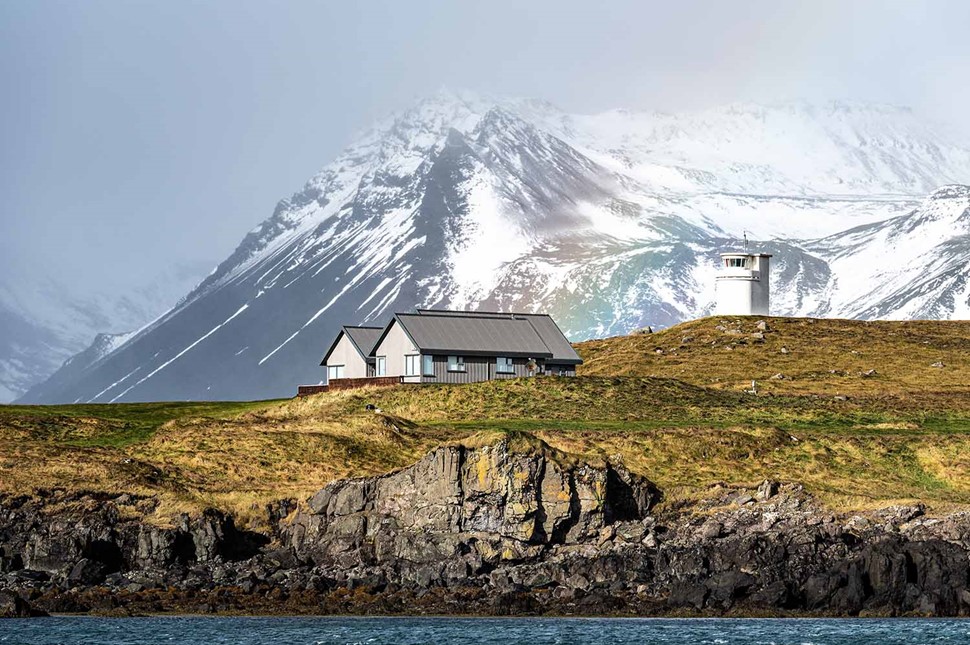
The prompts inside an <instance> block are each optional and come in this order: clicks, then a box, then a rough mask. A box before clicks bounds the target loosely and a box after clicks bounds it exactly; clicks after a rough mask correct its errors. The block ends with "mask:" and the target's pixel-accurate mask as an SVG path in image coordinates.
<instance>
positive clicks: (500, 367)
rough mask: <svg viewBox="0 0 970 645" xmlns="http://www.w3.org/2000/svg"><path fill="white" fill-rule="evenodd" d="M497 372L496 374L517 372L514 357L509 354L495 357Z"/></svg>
mask: <svg viewBox="0 0 970 645" xmlns="http://www.w3.org/2000/svg"><path fill="white" fill-rule="evenodd" d="M495 373H496V374H515V368H514V367H512V359H511V358H509V357H508V356H499V357H498V358H496V359H495Z"/></svg>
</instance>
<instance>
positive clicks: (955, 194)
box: [928, 184, 970, 201]
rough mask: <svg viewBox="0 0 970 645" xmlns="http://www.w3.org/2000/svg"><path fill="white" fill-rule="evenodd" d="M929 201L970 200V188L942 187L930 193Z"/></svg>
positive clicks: (954, 185) (958, 186)
mask: <svg viewBox="0 0 970 645" xmlns="http://www.w3.org/2000/svg"><path fill="white" fill-rule="evenodd" d="M928 199H931V200H934V201H935V200H940V199H970V186H966V185H964V184H949V185H947V186H941V187H940V188H937V189H936V190H934V191H933V192H932V193H930V195H929V197H928Z"/></svg>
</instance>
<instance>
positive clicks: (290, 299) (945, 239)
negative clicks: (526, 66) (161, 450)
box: [25, 92, 970, 401]
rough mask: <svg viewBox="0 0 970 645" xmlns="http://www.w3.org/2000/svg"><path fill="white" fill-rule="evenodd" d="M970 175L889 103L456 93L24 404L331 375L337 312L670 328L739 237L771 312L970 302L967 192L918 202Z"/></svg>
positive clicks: (374, 135) (701, 301) (338, 166)
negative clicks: (493, 312) (765, 264)
mask: <svg viewBox="0 0 970 645" xmlns="http://www.w3.org/2000/svg"><path fill="white" fill-rule="evenodd" d="M967 181H970V148H968V147H967V146H965V145H960V144H956V143H953V139H952V137H950V136H948V133H946V132H945V131H943V130H940V129H938V128H936V127H935V126H931V125H927V124H925V123H924V122H922V121H921V120H920V119H918V118H917V117H916V116H915V115H913V114H912V113H910V112H908V111H906V110H901V109H898V108H891V107H884V106H865V105H857V104H838V103H833V104H828V105H822V106H813V105H807V104H800V103H793V104H785V105H777V106H766V107H762V106H752V105H735V106H728V107H726V108H721V109H716V110H708V111H705V112H699V113H692V114H681V115H661V114H646V113H631V112H624V111H613V112H608V113H605V114H600V115H592V116H589V115H570V114H565V113H563V112H561V111H559V110H557V109H556V108H554V107H552V106H550V105H549V104H547V103H544V102H541V101H535V100H505V99H490V98H483V97H480V96H472V95H467V94H452V93H448V92H444V93H440V94H438V95H436V96H434V97H431V98H430V99H428V100H425V101H422V102H420V103H418V104H417V105H415V106H414V107H413V108H412V109H410V110H407V111H405V112H403V113H402V114H400V115H397V116H396V117H393V118H391V119H388V120H387V121H385V122H383V123H381V124H378V125H377V126H376V127H375V128H374V129H372V130H371V131H369V132H368V133H366V134H365V135H364V136H362V137H361V139H360V140H359V142H358V143H357V144H355V145H353V146H351V147H350V148H348V149H347V150H345V151H344V152H343V153H342V154H341V155H340V156H338V158H337V159H336V160H334V162H333V163H331V164H330V165H328V166H327V167H326V168H324V169H323V170H322V171H321V172H320V173H318V174H317V175H316V176H314V177H313V178H312V179H311V180H310V181H309V182H307V184H306V185H305V186H304V188H303V190H301V191H300V192H298V193H297V194H295V195H293V196H292V197H291V198H289V199H286V200H283V201H281V202H280V203H279V205H278V206H277V208H276V210H275V211H274V213H273V215H272V216H271V217H270V218H269V219H267V220H266V221H265V222H264V223H262V224H261V225H260V226H258V227H256V228H255V229H254V230H253V231H251V232H250V233H249V235H247V236H246V237H245V239H244V240H243V241H242V243H241V244H240V245H239V247H238V248H237V249H236V251H235V252H234V253H233V254H232V255H231V256H230V257H229V258H227V259H226V260H225V261H224V262H223V263H222V264H221V265H220V266H219V267H218V268H217V270H216V271H215V272H213V274H212V275H210V276H209V277H208V278H207V279H206V280H205V281H204V282H203V283H202V284H201V285H200V286H199V287H198V288H197V289H195V290H194V291H193V292H192V293H190V294H189V295H188V296H187V297H186V298H185V299H184V300H183V301H182V302H181V303H180V305H179V306H178V307H176V308H175V309H174V310H172V311H171V312H169V313H168V314H166V315H165V316H163V317H162V318H161V319H159V320H158V321H156V322H155V323H153V324H152V325H150V326H149V327H147V328H146V329H144V330H142V331H141V332H140V333H138V334H136V335H135V336H134V337H132V338H131V339H130V340H128V341H127V342H126V343H124V345H122V346H121V347H119V348H118V349H116V350H115V351H113V352H112V353H111V354H109V355H108V356H105V357H103V358H99V359H98V360H96V361H94V362H93V363H91V364H90V365H89V366H87V367H85V368H84V369H81V370H79V371H77V372H72V373H69V374H67V373H62V374H59V375H58V376H57V377H55V378H54V379H52V380H51V382H49V383H47V384H45V385H43V386H40V387H38V388H35V389H34V390H32V391H31V392H30V393H29V394H28V395H27V397H25V398H26V400H31V401H62V400H75V399H78V400H95V401H104V400H109V399H111V398H116V399H117V400H150V399H160V398H164V399H180V398H259V397H268V396H286V395H289V394H291V393H292V391H293V389H294V387H295V386H296V385H297V384H298V383H300V382H308V383H312V382H318V381H319V380H320V379H321V378H322V370H321V369H320V368H319V366H318V363H319V360H320V357H321V355H322V353H323V351H324V350H325V348H326V346H327V345H328V343H329V342H330V340H331V337H332V335H333V334H335V333H336V330H337V329H338V328H339V326H340V325H342V324H348V323H350V324H354V323H364V322H367V323H372V324H383V323H385V322H386V321H387V319H388V317H389V316H390V315H391V313H392V312H394V311H403V310H409V309H412V308H414V307H416V306H425V307H427V306H444V307H455V308H471V309H475V308H482V309H510V310H521V311H539V310H541V311H544V312H548V313H550V314H552V315H553V316H554V317H555V318H556V320H557V321H559V322H560V324H561V326H562V327H563V329H564V330H565V331H566V332H567V334H568V335H569V336H570V337H572V338H574V339H582V338H588V337H591V336H603V335H608V334H618V333H625V332H628V331H629V330H631V329H633V328H635V327H639V326H642V325H646V324H651V325H669V324H673V323H675V322H678V321H680V320H684V319H686V318H691V317H695V316H698V315H703V314H705V313H707V312H710V311H711V306H712V301H713V276H714V272H715V270H716V263H717V259H718V255H717V254H718V252H719V251H721V250H724V249H725V248H726V247H732V246H734V245H736V244H737V243H738V240H739V238H740V237H741V236H742V234H743V233H744V232H745V231H747V232H749V235H750V237H752V238H754V239H757V240H761V241H760V242H757V248H759V249H762V250H765V251H768V252H771V253H773V254H774V255H775V260H774V268H773V276H772V284H773V288H774V294H775V296H774V305H775V310H776V312H777V313H779V314H793V315H857V316H877V315H878V316H904V315H925V314H926V313H927V312H938V313H939V315H959V314H960V313H961V312H964V311H967V310H968V309H970V305H968V304H967V299H966V294H967V293H968V292H970V285H967V283H966V280H965V279H964V273H965V271H964V270H963V269H962V268H960V263H961V262H964V263H965V262H966V260H967V255H968V250H967V248H966V246H965V244H964V242H963V238H962V237H961V236H962V235H963V233H961V232H960V231H962V230H963V229H961V228H959V227H960V226H962V225H963V224H962V223H963V219H962V218H961V216H960V215H959V214H956V212H955V210H954V209H959V204H960V203H962V202H960V200H961V199H963V197H962V196H961V195H962V193H961V192H960V191H961V190H962V189H961V188H959V187H952V188H948V189H946V190H945V191H939V192H936V193H934V194H933V196H932V197H931V198H930V199H929V200H927V201H925V202H923V201H922V200H923V198H924V197H925V195H926V194H928V193H930V192H931V191H932V190H934V189H935V188H936V187H937V186H939V185H943V184H947V183H953V182H967ZM924 231H925V239H924V238H923V232H924ZM947 231H951V232H952V231H956V233H948V232H947ZM907 238H920V239H921V240H922V241H921V242H920V243H919V244H914V245H913V246H912V247H910V248H909V249H908V250H906V253H908V252H909V251H912V252H913V254H914V255H912V256H910V255H907V254H906V253H902V254H900V255H898V257H897V258H896V260H897V261H896V262H895V263H890V262H887V260H886V258H887V257H889V256H890V255H892V254H893V248H897V249H899V248H901V246H902V244H903V242H902V240H905V239H907ZM920 254H929V255H930V256H931V257H932V258H933V262H932V263H930V264H921V263H920V261H919V257H920ZM874 266H878V267H879V268H873V267H874ZM877 286H878V288H877ZM243 310H245V315H239V316H238V318H234V317H235V316H236V315H238V314H239V313H241V312H242V311H243ZM234 312H235V313H234ZM233 318H234V319H233ZM227 320H232V324H231V325H226V326H225V327H224V328H223V327H221V326H222V325H224V324H225V322H226V321H227ZM215 330H219V333H214V331H215ZM186 348H189V349H191V351H187V350H186ZM176 359H177V360H176ZM123 388H126V389H123Z"/></svg>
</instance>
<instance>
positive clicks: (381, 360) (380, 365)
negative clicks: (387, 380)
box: [374, 356, 387, 376]
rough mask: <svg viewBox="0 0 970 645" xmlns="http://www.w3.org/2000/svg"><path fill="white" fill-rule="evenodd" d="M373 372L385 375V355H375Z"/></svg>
mask: <svg viewBox="0 0 970 645" xmlns="http://www.w3.org/2000/svg"><path fill="white" fill-rule="evenodd" d="M374 374H375V375H377V376H387V356H378V357H377V364H376V365H375V366H374Z"/></svg>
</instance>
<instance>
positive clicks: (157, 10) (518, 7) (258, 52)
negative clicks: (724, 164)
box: [0, 0, 970, 283]
mask: <svg viewBox="0 0 970 645" xmlns="http://www.w3.org/2000/svg"><path fill="white" fill-rule="evenodd" d="M968 29H970V2H967V1H966V0H958V1H955V2H943V1H940V2H930V1H927V2H919V1H913V2H905V3H904V2H890V1H878V2H862V1H856V2H853V1H851V0H841V1H839V2H822V1H820V0H812V1H811V2H805V1H792V2H784V1H782V0H770V1H764V2H743V1H737V2H723V1H720V0H710V1H709V2H693V1H685V0H677V1H675V2H671V1H670V0H664V1H662V2H648V1H645V0H639V1H635V2H619V1H612V2H567V1H565V0H555V1H548V2H537V1H529V2H525V1H522V0H517V1H513V2H505V1H498V0H490V1H488V2H463V1H457V0H455V1H448V2H444V1H442V2H432V1H422V0H406V1H403V0H396V1H388V2H365V1H360V2H357V1H350V0H341V1H339V2H296V1H290V2H269V1H265V2H247V1H240V0H225V1H219V2H216V1H210V2H198V1H194V2H189V1H188V0H183V1H176V0H161V1H158V2H146V1H138V0H115V1H113V2H102V1H98V0H62V1H56V2H54V1H46V0H0V196H2V205H0V269H4V268H9V267H10V266H11V265H19V266H21V267H24V266H26V267H29V268H32V267H36V268H38V269H43V270H49V271H53V272H56V273H58V274H60V275H62V276H63V277H64V279H65V280H67V281H68V282H75V283H81V282H84V281H94V280H99V279H102V278H103V277H104V276H106V275H111V274H121V275H124V276H130V277H131V278H132V279H135V280H138V279H148V278H149V277H150V276H152V275H154V274H155V273H156V272H157V271H158V269H159V267H160V266H162V265H163V264H165V263H169V262H174V263H182V262H193V261H198V260H204V261H211V262H212V263H213V264H214V263H215V262H216V261H218V260H221V259H223V258H224V257H225V256H226V255H228V253H230V252H231V251H232V249H233V248H234V247H235V245H236V244H237V243H238V242H239V241H240V239H241V238H242V236H243V235H244V234H245V233H246V232H247V231H248V230H249V229H251V228H252V227H253V226H255V225H256V224H258V223H259V222H260V221H262V220H263V219H265V218H266V217H267V216H269V215H270V213H271V212H272V210H273V207H274V205H275V203H276V202H277V201H278V200H279V199H280V198H282V197H285V196H288V195H290V194H291V193H292V192H294V191H295V190H297V189H299V188H300V186H302V184H303V182H304V181H305V180H306V179H308V178H309V177H310V176H311V175H312V174H313V173H315V172H316V171H317V170H318V169H320V168H321V167H322V166H324V165H325V164H326V163H327V162H328V161H329V160H330V159H331V158H332V157H333V156H334V155H335V154H336V153H337V152H338V151H339V150H340V148H341V147H342V146H344V145H346V144H347V143H349V142H350V141H351V139H352V136H353V134H354V133H355V132H357V131H359V130H361V129H362V128H364V127H366V126H368V125H370V123H371V122H372V121H374V120H375V119H376V118H379V117H381V116H384V115H386V114H387V113H389V112H393V111H395V110H398V109H401V108H402V107H406V106H407V105H408V104H410V103H411V102H413V101H414V100H416V99H418V98H420V97H422V96H424V95H427V94H430V93H432V92H434V91H435V90H437V89H439V88H441V87H451V88H459V89H471V90H480V91H484V92H489V93H494V94H501V95H510V96H534V97H538V98H544V99H547V100H549V101H551V102H553V103H555V104H557V105H559V106H560V107H562V108H564V109H567V110H570V111H576V112H591V111H599V110H604V109H609V108H612V107H627V108H631V109H659V110H671V111H673V110H681V109H695V108H704V107H709V106H713V105H717V104H721V103H727V102H731V101H739V100H753V101H773V100H786V99H793V98H804V99H808V100H827V99H856V100H864V101H878V102H888V103H895V104H901V105H908V106H910V107H912V108H914V109H915V110H916V111H917V112H920V113H922V114H925V115H926V116H927V117H929V118H933V119H937V120H942V121H949V122H952V123H956V124H960V123H961V121H962V122H964V123H965V122H966V121H967V113H968V110H970V108H968V106H970V36H968V33H970V32H968ZM960 127H964V126H963V125H961V126H960ZM967 131H968V132H970V127H968V128H967Z"/></svg>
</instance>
